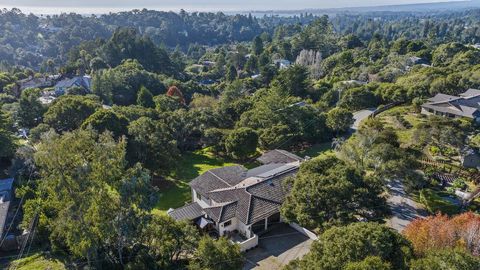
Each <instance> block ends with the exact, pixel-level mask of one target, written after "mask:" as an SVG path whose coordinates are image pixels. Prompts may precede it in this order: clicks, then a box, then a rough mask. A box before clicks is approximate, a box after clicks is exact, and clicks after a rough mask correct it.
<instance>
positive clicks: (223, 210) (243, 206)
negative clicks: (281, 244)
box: [168, 150, 303, 250]
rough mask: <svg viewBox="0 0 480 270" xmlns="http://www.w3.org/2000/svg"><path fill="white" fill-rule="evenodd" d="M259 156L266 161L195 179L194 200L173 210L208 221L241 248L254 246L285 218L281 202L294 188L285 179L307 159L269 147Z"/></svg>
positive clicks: (202, 222) (200, 223)
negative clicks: (265, 233) (270, 149)
mask: <svg viewBox="0 0 480 270" xmlns="http://www.w3.org/2000/svg"><path fill="white" fill-rule="evenodd" d="M257 160H258V161H259V162H260V163H262V164H263V165H261V166H259V167H256V168H253V169H246V168H245V167H243V166H240V165H238V166H228V167H223V168H217V169H212V170H209V171H207V172H205V173H204V174H202V175H200V176H198V177H197V178H195V179H193V180H192V181H191V182H190V187H191V191H192V198H193V199H192V200H193V202H192V203H189V204H187V205H185V206H183V207H181V208H177V209H174V210H170V211H169V212H168V214H169V215H170V216H171V217H173V218H174V219H176V220H190V221H193V222H195V223H196V224H197V225H198V226H199V227H201V228H205V227H207V226H209V227H210V228H212V229H214V230H215V231H217V232H218V235H219V236H228V237H231V238H232V239H234V240H236V242H238V243H239V244H240V246H241V249H242V250H246V249H249V248H252V247H255V246H256V245H257V244H258V234H259V233H262V232H264V231H266V230H267V229H268V228H269V226H271V225H273V224H275V223H279V222H281V217H280V207H281V205H282V203H283V201H284V199H285V196H286V194H287V193H288V191H289V186H288V185H287V184H286V181H285V180H286V179H288V178H289V177H290V176H293V175H294V174H295V173H296V172H297V171H298V169H299V167H300V164H301V162H302V161H303V159H302V158H300V157H299V156H297V155H294V154H292V153H289V152H287V151H284V150H272V151H269V152H267V153H265V154H263V155H262V156H261V157H260V158H258V159H257Z"/></svg>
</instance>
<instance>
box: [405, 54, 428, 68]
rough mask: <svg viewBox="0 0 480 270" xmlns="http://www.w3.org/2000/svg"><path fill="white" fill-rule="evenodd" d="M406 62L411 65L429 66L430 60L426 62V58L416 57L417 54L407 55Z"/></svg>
mask: <svg viewBox="0 0 480 270" xmlns="http://www.w3.org/2000/svg"><path fill="white" fill-rule="evenodd" d="M407 62H408V64H409V65H411V66H414V65H422V66H430V62H428V60H427V59H425V58H421V57H418V56H411V57H409V58H408V60H407Z"/></svg>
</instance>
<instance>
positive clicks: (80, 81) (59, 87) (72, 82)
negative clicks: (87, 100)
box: [55, 76, 92, 95]
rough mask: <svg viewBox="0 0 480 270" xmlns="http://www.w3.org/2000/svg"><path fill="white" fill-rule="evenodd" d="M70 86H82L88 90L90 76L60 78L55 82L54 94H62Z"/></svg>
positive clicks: (90, 84) (90, 81)
mask: <svg viewBox="0 0 480 270" xmlns="http://www.w3.org/2000/svg"><path fill="white" fill-rule="evenodd" d="M72 87H82V88H83V89H85V90H86V91H87V92H90V91H91V87H92V78H91V77H90V76H76V77H73V78H67V79H64V80H61V81H59V82H58V83H57V84H55V93H56V95H63V94H64V93H65V92H66V91H67V90H68V89H70V88H72Z"/></svg>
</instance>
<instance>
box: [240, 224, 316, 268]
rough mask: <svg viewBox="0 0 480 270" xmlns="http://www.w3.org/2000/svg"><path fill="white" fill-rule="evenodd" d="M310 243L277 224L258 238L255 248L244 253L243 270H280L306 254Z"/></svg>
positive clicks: (305, 238) (310, 241)
mask: <svg viewBox="0 0 480 270" xmlns="http://www.w3.org/2000/svg"><path fill="white" fill-rule="evenodd" d="M312 243H313V240H311V239H310V238H308V237H306V236H305V235H303V234H301V233H299V232H298V231H296V230H295V229H293V228H292V227H290V226H289V225H288V224H278V225H277V226H276V227H275V228H274V229H272V230H271V231H269V232H268V233H266V234H264V235H262V237H260V238H259V240H258V247H257V248H254V249H252V250H250V251H247V252H246V253H245V258H246V262H245V265H244V267H243V269H244V270H250V269H257V270H260V269H265V270H272V269H273V270H275V269H282V268H283V267H284V266H285V265H287V264H288V263H289V262H290V261H291V260H294V259H296V258H301V257H303V256H304V255H305V254H306V253H308V251H309V250H310V246H311V245H312Z"/></svg>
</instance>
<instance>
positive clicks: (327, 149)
mask: <svg viewBox="0 0 480 270" xmlns="http://www.w3.org/2000/svg"><path fill="white" fill-rule="evenodd" d="M332 152H333V149H332V142H324V143H318V144H314V145H312V146H311V147H309V148H307V149H305V150H303V151H298V152H295V154H296V155H298V156H300V157H302V158H303V157H305V156H309V157H311V158H314V157H318V156H320V155H322V154H327V153H332Z"/></svg>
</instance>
